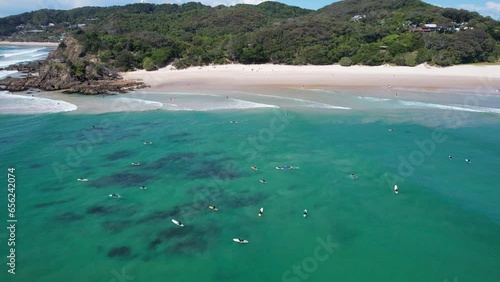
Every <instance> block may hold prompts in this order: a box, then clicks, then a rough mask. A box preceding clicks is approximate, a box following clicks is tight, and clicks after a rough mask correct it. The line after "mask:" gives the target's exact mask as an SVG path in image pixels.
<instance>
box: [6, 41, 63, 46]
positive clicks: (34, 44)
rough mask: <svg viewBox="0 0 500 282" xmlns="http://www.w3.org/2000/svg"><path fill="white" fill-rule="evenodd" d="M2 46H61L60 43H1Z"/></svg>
mask: <svg viewBox="0 0 500 282" xmlns="http://www.w3.org/2000/svg"><path fill="white" fill-rule="evenodd" d="M0 46H40V47H57V46H59V43H56V42H14V41H0Z"/></svg>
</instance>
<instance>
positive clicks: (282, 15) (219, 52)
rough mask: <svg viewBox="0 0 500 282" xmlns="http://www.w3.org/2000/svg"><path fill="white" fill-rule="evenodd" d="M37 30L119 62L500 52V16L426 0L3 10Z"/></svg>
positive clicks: (11, 21) (124, 66)
mask: <svg viewBox="0 0 500 282" xmlns="http://www.w3.org/2000/svg"><path fill="white" fill-rule="evenodd" d="M49 24H51V26H50V27H48V25H49ZM78 24H80V27H77V26H76V25H78ZM81 24H85V26H82V25H81ZM426 24H430V25H429V26H425V25H426ZM33 29H38V30H39V32H37V33H36V36H38V37H40V38H42V37H44V36H45V38H48V37H49V36H52V37H51V38H52V39H55V40H57V38H58V35H59V34H60V33H63V32H66V33H67V34H68V35H69V36H72V37H75V38H76V39H77V40H78V41H79V42H80V43H81V44H82V45H83V47H84V48H82V51H81V53H80V54H78V55H79V57H80V58H82V59H86V58H88V57H95V58H99V59H100V60H101V61H103V62H104V63H106V64H108V65H110V66H114V67H115V68H117V69H120V70H129V69H134V68H146V69H154V68H157V67H162V66H165V65H167V64H169V63H174V65H175V66H177V67H186V66H190V65H203V64H210V63H217V64H222V63H227V62H240V63H245V64H251V63H284V64H333V63H338V62H340V63H341V64H343V65H350V64H365V65H380V64H384V63H392V64H397V65H408V66H414V65H416V64H419V63H423V62H429V63H432V64H438V65H443V66H446V65H452V64H462V63H474V62H485V61H490V62H496V61H498V59H499V57H500V45H499V43H500V23H499V22H498V21H495V20H493V19H491V18H485V17H482V16H480V15H479V14H477V13H475V12H468V11H465V10H456V9H448V8H447V9H444V8H440V7H436V6H432V5H430V4H427V3H424V2H422V1H419V0H380V1H377V0H344V1H341V2H336V3H333V4H331V5H328V6H326V7H324V8H322V9H319V10H317V11H312V10H306V9H301V8H298V7H292V6H287V5H284V4H280V3H277V2H264V3H262V4H259V5H243V4H241V5H236V6H232V7H225V6H217V7H209V6H205V5H202V4H200V3H187V4H184V5H175V4H163V5H153V4H132V5H127V6H114V7H106V8H97V7H84V8H79V9H74V10H70V11H56V10H40V11H36V12H31V13H25V14H21V15H17V16H11V17H6V18H2V19H0V36H4V37H9V36H20V37H22V36H33V35H32V34H31V33H30V32H28V31H29V30H33ZM40 29H41V31H40ZM63 47H64V44H61V48H63Z"/></svg>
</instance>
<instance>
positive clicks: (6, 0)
mask: <svg viewBox="0 0 500 282" xmlns="http://www.w3.org/2000/svg"><path fill="white" fill-rule="evenodd" d="M141 1H144V2H147V3H155V4H161V3H165V2H168V3H172V4H173V3H176V4H181V3H185V2H188V0H21V1H19V2H17V3H16V4H13V3H15V2H13V1H12V0H0V18H1V17H6V16H9V15H16V14H20V13H24V12H30V11H34V10H39V9H45V8H47V9H61V10H66V9H73V8H77V7H83V6H112V5H126V4H131V3H138V2H141ZM191 1H195V2H201V3H203V4H205V5H211V6H217V5H221V4H222V5H226V6H229V5H235V4H240V3H245V4H259V3H261V2H264V1H263V0H191ZM335 1H336V0H278V2H282V3H285V4H288V5H293V6H299V7H302V8H307V9H314V10H316V9H319V8H322V7H324V6H326V5H329V4H331V3H332V2H335ZM495 1H498V2H495ZM495 1H488V0H426V1H425V2H428V3H430V4H433V5H436V6H441V7H450V8H458V9H466V10H470V11H477V12H479V13H480V14H482V15H484V16H490V17H492V18H494V19H496V20H500V0H495Z"/></svg>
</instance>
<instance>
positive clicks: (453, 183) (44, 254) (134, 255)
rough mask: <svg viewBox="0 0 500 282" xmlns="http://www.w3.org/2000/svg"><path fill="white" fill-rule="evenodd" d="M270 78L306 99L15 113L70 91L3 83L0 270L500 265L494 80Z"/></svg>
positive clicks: (375, 276)
mask: <svg viewBox="0 0 500 282" xmlns="http://www.w3.org/2000/svg"><path fill="white" fill-rule="evenodd" d="M272 91H273V90H267V94H270V93H269V92H272ZM280 91H281V93H279V94H280V96H283V95H284V94H286V95H289V96H290V97H296V96H301V97H307V99H302V100H300V99H297V98H293V99H291V98H290V99H287V98H282V97H280V96H272V95H271V96H269V95H268V96H266V97H264V98H262V97H261V98H259V99H257V98H255V97H259V96H256V95H253V96H252V95H248V96H245V93H240V98H241V100H240V99H233V98H231V99H226V98H225V93H211V95H215V96H202V95H198V96H197V95H194V94H193V95H186V94H182V95H181V94H179V93H177V94H175V93H172V94H170V95H164V94H162V95H160V94H157V95H155V94H150V95H147V96H142V98H144V99H147V100H148V102H147V103H148V105H149V106H151V105H153V106H154V105H156V106H155V107H163V108H166V107H167V104H168V103H169V101H166V98H165V97H172V96H173V97H176V99H177V100H176V102H175V103H177V104H178V105H179V106H176V107H177V108H178V109H183V110H180V111H173V110H164V109H160V110H150V111H138V112H123V111H121V112H111V113H110V112H106V111H103V113H98V112H95V113H93V112H91V111H87V112H85V111H79V110H76V111H73V112H59V113H45V114H15V112H14V111H15V110H16V109H18V108H19V109H26V105H27V104H23V103H25V102H23V101H26V99H31V100H30V103H32V104H30V105H37V103H38V105H40V107H41V108H43V109H45V110H46V111H47V112H52V111H53V110H54V109H55V110H56V111H59V110H60V109H59V110H58V109H56V108H57V107H56V105H59V104H58V103H61V104H62V101H60V102H58V101H56V102H51V103H52V104H47V103H46V100H47V99H42V98H37V97H33V98H26V97H25V98H5V97H6V96H9V95H10V94H5V93H3V94H1V93H0V95H3V96H2V97H4V98H1V97H0V100H1V99H4V100H1V101H2V104H1V105H0V113H2V114H1V115H0V148H1V150H0V161H1V162H0V163H1V167H0V171H2V172H1V173H0V187H3V188H2V189H1V191H2V192H1V193H0V197H1V199H2V200H1V202H2V203H3V205H4V208H3V209H1V211H2V212H1V213H0V218H1V219H2V223H1V224H2V225H5V226H4V227H2V226H0V227H1V228H0V256H1V257H3V259H2V264H1V265H2V266H1V267H0V281H50V282H58V281H76V282H80V281H103V282H112V281H217V282H222V281H238V282H239V281H241V282H246V281H252V282H253V281H266V282H267V281H283V282H287V281H289V282H297V281H342V282H351V281H352V282H354V281H383V282H390V281H409V282H421V281H429V282H433V281H436V282H443V281H457V282H458V281H460V282H461V281H475V282H476V281H477V282H490V281H491V282H494V281H498V280H499V279H500V267H499V266H500V264H499V261H500V244H499V243H500V208H499V206H498V202H499V200H500V190H499V183H500V147H499V145H498V144H500V135H499V132H500V123H499V121H500V118H499V117H500V116H499V110H498V109H499V108H500V99H499V98H497V96H494V95H493V96H492V95H478V94H477V93H465V94H453V95H447V94H445V93H442V94H441V95H435V94H429V93H421V92H418V91H413V92H412V91H407V92H405V94H404V95H403V94H402V95H401V96H402V98H398V99H395V98H387V97H385V98H382V97H381V98H378V97H375V98H374V97H366V96H370V95H368V94H367V93H362V92H358V93H356V92H352V91H351V92H346V91H340V92H339V91H337V92H333V91H323V90H314V91H307V90H297V89H295V90H293V89H282V90H280ZM271 94H272V93H271ZM298 94H300V95H298ZM37 95H38V94H37ZM40 95H42V94H40ZM217 95H219V96H217ZM9 97H10V96H9ZM13 97H17V96H13ZM120 97H123V99H135V98H137V97H135V98H134V97H132V96H130V95H129V94H125V95H122V96H120ZM252 97H253V98H252ZM467 97H476V98H477V97H479V98H477V99H476V100H477V101H476V102H477V103H466V102H464V101H467ZM49 98H50V97H49ZM52 98H53V97H52ZM309 98H310V99H309ZM6 99H11V100H6ZM12 99H19V100H12ZM23 99H24V100H23ZM37 99H40V100H37ZM68 99H72V100H71V101H70V102H74V103H76V104H78V105H79V109H82V108H84V109H87V110H88V109H89V108H91V107H92V105H86V104H85V103H84V102H81V100H83V99H86V101H94V104H111V103H102V102H100V101H105V102H111V101H114V100H112V99H121V98H117V97H81V96H71V97H70V98H68ZM99 99H100V100H99ZM106 99H109V100H106ZM251 99H254V100H251ZM255 99H257V100H255ZM139 100H140V99H136V100H126V101H129V102H130V101H133V102H134V105H135V106H134V107H138V108H140V109H143V108H141V107H142V106H141V105H142V104H141V103H145V102H141V101H139ZM225 100H227V101H228V102H227V104H225V105H226V107H222V108H223V110H221V108H216V107H214V108H212V110H209V109H207V108H202V110H196V111H192V110H189V109H193V108H196V107H198V108H197V109H201V108H200V104H196V103H193V102H192V101H198V103H200V101H201V104H202V105H205V106H206V105H212V106H213V105H216V104H217V103H218V105H221V103H222V102H221V101H225ZM247 100H248V101H249V102H244V101H247ZM313 100H314V101H315V102H312V101H313ZM6 101H8V103H7V102H6ZM51 101H52V100H51ZM97 101H99V102H97ZM162 103H163V104H162ZM255 103H261V104H258V105H257V104H255ZM262 103H264V104H266V105H280V106H283V105H284V106H285V109H283V108H273V107H267V108H260V106H262ZM138 105H139V106H138ZM159 105H162V106H159ZM259 105H260V106H259ZM170 106H171V107H174V106H172V105H170ZM16 107H18V108H16ZM44 107H45V108H44ZM237 108H239V109H237ZM217 109H218V110H217ZM7 113H8V114H7ZM231 121H235V122H237V123H231ZM94 127H95V128H94ZM101 127H102V130H101V129H100V128H101ZM145 141H151V142H152V144H150V145H145V144H144V142H145ZM449 155H452V159H451V160H450V159H449ZM466 158H468V159H471V163H470V164H467V163H466V162H465V159H466ZM132 162H140V163H141V165H140V166H131V163H132ZM252 165H255V166H257V167H258V170H257V171H254V170H252V169H251V168H250V167H251V166H252ZM283 165H290V166H293V167H294V169H291V170H276V169H275V167H276V166H283ZM10 167H14V168H15V169H16V170H15V177H16V218H17V220H18V222H17V223H16V233H15V234H16V237H15V239H16V274H15V275H11V274H9V273H7V270H8V269H9V267H8V266H7V258H6V256H8V255H9V248H10V247H8V246H7V243H8V236H10V235H9V233H8V230H7V229H6V227H7V226H8V224H7V219H8V211H7V181H8V180H7V169H8V168H10ZM351 173H355V174H356V175H357V178H356V179H353V178H352V177H351ZM78 178H88V182H79V181H77V179H78ZM259 179H265V180H266V181H267V183H266V184H262V183H260V182H259ZM395 184H397V185H398V186H399V194H398V195H395V194H394V192H393V186H394V185H395ZM143 185H144V186H147V187H148V189H146V190H141V189H139V187H140V186H143ZM112 193H119V194H120V195H121V196H122V197H121V198H119V199H114V198H110V197H109V194H112ZM210 204H214V205H216V206H217V207H218V208H219V211H217V212H214V211H211V210H210V209H208V205H210ZM261 207H264V214H263V216H262V217H259V216H258V211H259V209H260V208H261ZM304 209H307V210H308V216H307V217H306V218H304V217H303V216H302V214H303V210H304ZM171 219H177V220H180V221H182V222H183V223H184V224H185V227H182V228H181V227H178V226H176V225H174V224H172V222H171ZM233 238H244V239H247V240H249V243H248V244H246V245H243V244H237V243H234V242H233V241H232V239H233Z"/></svg>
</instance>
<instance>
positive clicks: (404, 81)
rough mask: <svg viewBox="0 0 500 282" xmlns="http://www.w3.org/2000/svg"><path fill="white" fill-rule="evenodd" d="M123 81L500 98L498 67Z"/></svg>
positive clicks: (166, 87)
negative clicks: (474, 93) (392, 90)
mask: <svg viewBox="0 0 500 282" xmlns="http://www.w3.org/2000/svg"><path fill="white" fill-rule="evenodd" d="M121 75H122V76H123V77H124V78H125V79H140V80H143V81H144V82H145V83H146V84H148V85H150V88H149V89H148V91H151V92H179V91H182V92H196V91H201V90H203V91H207V90H229V91H230V90H246V89H252V88H253V89H255V88H261V87H262V88H299V89H301V88H303V89H315V88H318V89H333V90H335V89H339V90H342V89H353V90H356V89H358V90H362V89H387V88H391V87H392V88H398V89H415V90H425V91H430V92H432V91H442V90H446V89H455V90H464V91H481V92H483V93H489V94H495V93H496V94H498V91H497V90H498V89H499V88H500V65H486V66H485V65H459V66H452V67H446V68H442V67H433V66H428V65H419V66H416V67H400V66H388V65H384V66H374V67H370V66H351V67H342V66H340V65H327V66H310V65H307V66H289V65H272V64H261V65H242V64H231V65H214V66H203V67H190V68H187V69H182V70H176V69H175V68H173V67H172V66H167V67H165V68H162V69H159V70H156V71H145V70H138V71H133V72H127V73H121Z"/></svg>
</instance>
